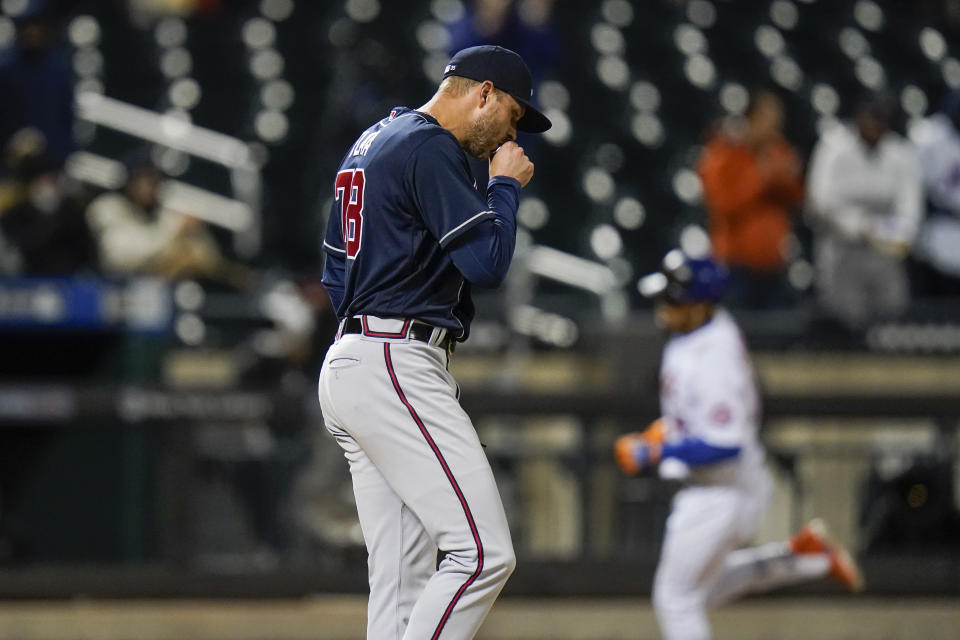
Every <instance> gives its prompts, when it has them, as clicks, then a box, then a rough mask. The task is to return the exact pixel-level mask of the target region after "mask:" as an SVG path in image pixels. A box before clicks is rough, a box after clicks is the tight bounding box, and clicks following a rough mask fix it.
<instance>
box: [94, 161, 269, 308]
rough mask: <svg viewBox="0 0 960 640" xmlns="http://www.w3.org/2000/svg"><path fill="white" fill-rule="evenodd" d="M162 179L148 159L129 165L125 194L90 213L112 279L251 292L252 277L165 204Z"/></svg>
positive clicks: (108, 197)
mask: <svg viewBox="0 0 960 640" xmlns="http://www.w3.org/2000/svg"><path fill="white" fill-rule="evenodd" d="M161 184H162V177H161V175H160V172H159V171H158V170H157V168H156V167H155V166H154V165H153V164H152V163H151V162H150V161H149V159H147V158H146V157H145V156H142V155H135V156H134V157H131V158H130V159H128V161H127V182H126V185H125V186H124V189H123V191H122V192H120V193H106V194H104V195H102V196H100V197H98V198H97V199H96V200H94V201H93V202H92V203H90V206H89V207H88V208H87V220H88V221H89V224H90V228H91V229H93V231H94V234H95V236H96V238H97V245H98V249H99V253H100V264H101V267H102V268H103V270H104V271H105V272H107V273H108V274H112V275H137V274H139V275H143V274H151V275H158V276H162V277H165V278H170V279H173V280H177V279H181V278H200V279H206V280H210V281H215V282H220V283H224V284H227V285H230V286H232V287H235V288H239V289H242V288H246V287H247V286H248V285H249V284H250V283H251V274H250V272H249V270H248V269H246V268H245V267H243V266H241V265H238V264H236V263H233V262H232V261H230V260H228V259H226V258H225V257H224V256H223V255H222V254H221V253H220V250H219V248H218V246H217V244H216V241H215V240H214V238H213V237H212V236H211V234H210V233H209V232H208V230H207V229H206V227H205V225H204V224H203V223H202V222H201V221H200V220H198V219H197V218H194V217H191V216H190V215H187V214H183V213H180V212H177V211H172V210H170V209H167V208H165V207H164V206H163V204H162V202H161V201H160V188H161Z"/></svg>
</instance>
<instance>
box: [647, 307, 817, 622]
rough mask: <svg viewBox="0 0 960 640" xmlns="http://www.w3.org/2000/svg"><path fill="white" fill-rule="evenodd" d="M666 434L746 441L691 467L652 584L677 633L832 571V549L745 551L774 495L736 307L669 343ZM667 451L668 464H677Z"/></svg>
mask: <svg viewBox="0 0 960 640" xmlns="http://www.w3.org/2000/svg"><path fill="white" fill-rule="evenodd" d="M660 383H661V392H660V403H661V411H662V413H663V416H664V418H665V419H664V422H665V423H666V424H665V429H666V431H667V437H666V442H668V443H670V442H679V441H681V440H683V439H685V438H697V439H699V440H702V441H703V442H704V443H706V444H708V445H713V446H717V447H739V448H740V453H739V455H737V456H736V457H734V458H732V459H728V460H726V461H721V462H716V463H713V464H705V465H702V466H692V467H689V472H688V477H687V481H688V482H687V484H686V486H685V487H684V488H682V489H681V490H680V491H679V492H678V493H677V495H676V496H675V498H674V502H673V507H672V509H671V513H670V516H669V518H668V519H667V524H666V531H665V534H664V541H663V548H662V551H661V556H660V562H659V565H658V567H657V572H656V576H655V578H654V587H653V603H654V607H655V610H656V613H657V619H658V622H659V623H660V627H661V630H662V632H663V635H664V637H665V638H667V639H668V640H702V639H705V638H709V637H710V627H709V623H708V620H707V608H708V606H710V605H713V604H719V603H722V602H724V601H727V600H730V599H732V598H734V597H736V596H738V595H741V594H743V593H746V592H748V591H757V590H765V589H768V588H771V587H774V586H778V585H782V584H787V583H791V582H798V581H801V580H806V579H811V578H818V577H822V576H824V575H826V574H827V572H828V570H829V563H830V561H829V558H828V556H827V555H826V554H811V555H803V556H799V555H794V554H792V553H790V551H789V548H788V547H787V545H786V544H785V543H783V542H776V543H770V544H768V545H764V546H761V547H755V548H750V549H741V550H736V549H737V547H738V546H739V545H741V544H743V543H744V542H746V541H748V540H749V539H750V538H751V537H752V536H753V535H754V534H755V532H756V526H757V523H758V520H759V518H760V516H761V515H762V513H763V511H764V509H765V508H766V505H767V503H768V501H769V499H770V495H771V481H770V477H769V474H768V473H767V471H766V469H765V467H764V452H763V448H762V446H761V444H760V442H759V440H758V437H757V431H758V424H759V412H760V406H759V399H758V393H757V388H756V384H755V381H754V375H753V370H752V366H751V363H750V357H749V355H748V353H747V349H746V347H745V344H744V342H743V339H742V336H741V334H740V331H739V329H738V327H737V325H736V323H735V322H734V320H733V318H732V317H731V316H730V314H729V313H727V312H726V311H724V310H723V309H718V310H717V311H716V313H715V314H714V316H713V318H712V319H711V320H710V321H709V322H707V323H706V324H705V325H703V326H701V327H700V328H698V329H695V330H694V331H692V332H690V333H686V334H677V335H675V336H673V337H672V338H671V339H670V341H669V342H668V344H667V346H666V348H665V350H664V354H663V361H662V365H661V370H660ZM677 465H678V462H677V461H676V460H675V459H670V458H668V459H665V460H664V462H663V463H662V464H661V472H663V471H665V470H667V469H669V468H671V467H673V468H676V466H677Z"/></svg>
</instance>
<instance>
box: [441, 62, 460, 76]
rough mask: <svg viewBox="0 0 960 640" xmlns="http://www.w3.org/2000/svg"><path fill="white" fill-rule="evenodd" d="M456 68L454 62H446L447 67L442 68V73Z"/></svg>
mask: <svg viewBox="0 0 960 640" xmlns="http://www.w3.org/2000/svg"><path fill="white" fill-rule="evenodd" d="M456 68H457V65H455V64H448V65H447V68H446V69H444V70H443V73H444V74H447V73H450V72H451V71H453V70H454V69H456Z"/></svg>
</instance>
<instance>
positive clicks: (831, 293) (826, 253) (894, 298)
mask: <svg viewBox="0 0 960 640" xmlns="http://www.w3.org/2000/svg"><path fill="white" fill-rule="evenodd" d="M895 117H896V103H895V101H894V100H893V98H892V97H890V96H888V95H886V94H871V95H869V96H867V97H865V98H863V99H861V101H860V103H859V104H858V106H857V108H856V111H855V113H854V120H853V123H851V124H842V125H838V126H836V127H833V128H831V129H828V130H827V131H825V132H824V133H823V135H822V136H821V138H820V140H819V141H818V142H817V145H816V147H815V148H814V151H813V156H812V160H811V164H810V174H809V182H808V196H809V209H808V214H809V217H810V222H811V226H812V227H813V231H814V241H815V247H814V249H815V261H816V265H815V266H816V277H817V279H816V284H817V290H818V293H819V298H820V302H821V304H822V305H823V308H824V310H825V311H826V312H827V313H828V314H829V315H830V316H832V317H834V318H836V319H838V320H840V321H842V322H843V323H844V324H845V325H847V327H848V328H851V329H861V328H863V327H864V326H866V325H867V324H869V323H870V322H871V321H872V320H875V319H879V318H885V317H886V318H889V317H896V316H897V315H899V314H901V313H903V312H904V311H905V310H906V308H907V306H908V304H909V301H910V289H909V283H908V280H907V273H906V267H905V265H904V258H905V257H906V255H907V253H908V252H909V251H910V247H911V245H912V244H913V241H914V239H915V237H916V234H917V228H918V226H919V224H920V220H921V217H922V215H923V210H922V207H923V192H922V185H921V182H920V165H919V161H918V160H917V155H916V153H915V151H914V149H913V147H912V146H911V145H910V143H909V142H907V141H906V140H904V138H903V137H902V136H900V135H899V134H897V133H896V132H894V131H892V130H891V124H892V123H893V121H894V118H895Z"/></svg>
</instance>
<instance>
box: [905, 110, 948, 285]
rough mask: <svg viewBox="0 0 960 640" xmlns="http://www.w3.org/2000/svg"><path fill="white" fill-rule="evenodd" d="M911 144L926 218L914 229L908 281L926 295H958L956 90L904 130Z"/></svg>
mask: <svg viewBox="0 0 960 640" xmlns="http://www.w3.org/2000/svg"><path fill="white" fill-rule="evenodd" d="M910 137H911V139H912V141H913V142H914V144H916V146H917V153H918V156H919V158H920V169H921V171H922V175H923V184H924V187H925V188H926V193H927V202H928V209H927V216H928V217H927V219H926V220H925V221H924V222H923V225H922V226H921V227H920V234H919V236H918V237H917V244H916V246H915V247H914V255H915V256H916V257H917V258H918V260H919V261H921V262H920V264H918V265H917V266H918V274H917V275H918V277H917V278H916V279H915V280H914V284H915V285H918V286H919V288H920V291H918V292H917V293H926V294H932V295H943V294H947V295H960V251H958V247H960V91H953V92H952V93H950V94H949V95H948V96H947V98H946V100H945V101H944V104H943V108H942V109H941V110H940V112H938V113H935V114H934V115H932V116H930V117H928V118H926V119H924V120H923V121H921V122H920V123H918V124H917V125H915V126H913V127H912V128H911V130H910Z"/></svg>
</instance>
